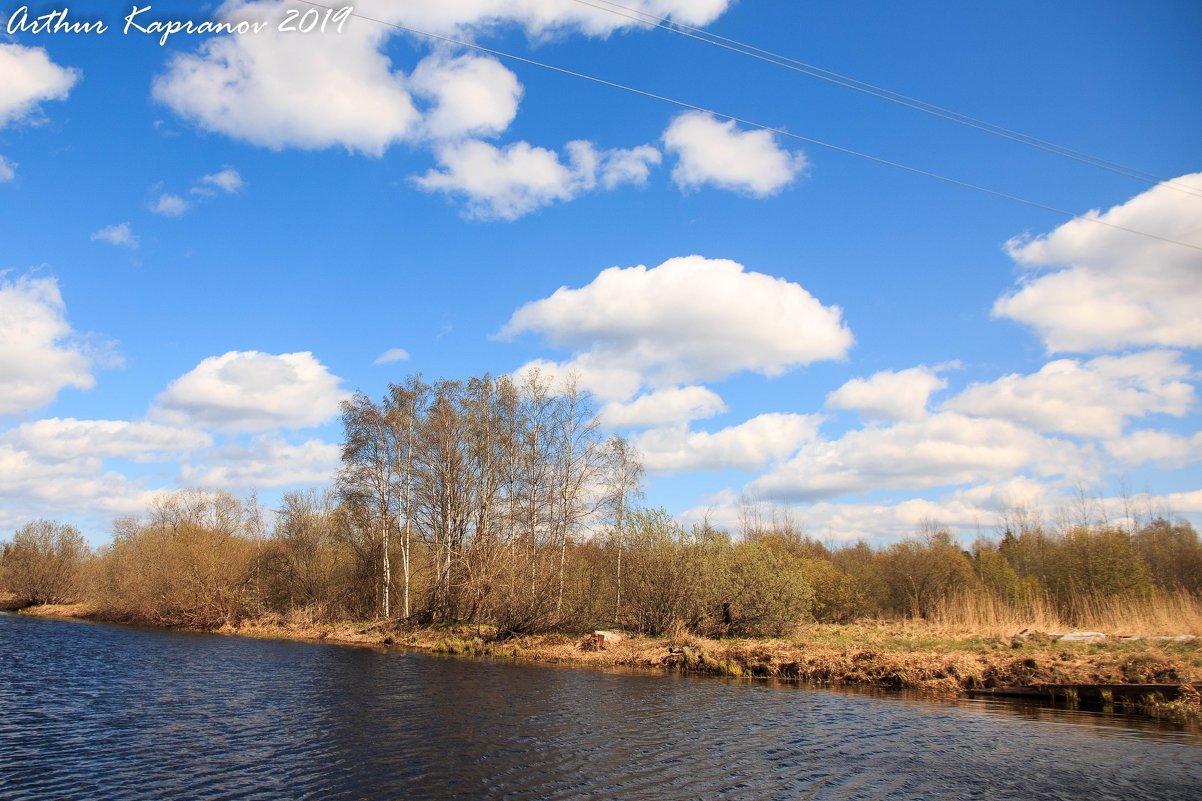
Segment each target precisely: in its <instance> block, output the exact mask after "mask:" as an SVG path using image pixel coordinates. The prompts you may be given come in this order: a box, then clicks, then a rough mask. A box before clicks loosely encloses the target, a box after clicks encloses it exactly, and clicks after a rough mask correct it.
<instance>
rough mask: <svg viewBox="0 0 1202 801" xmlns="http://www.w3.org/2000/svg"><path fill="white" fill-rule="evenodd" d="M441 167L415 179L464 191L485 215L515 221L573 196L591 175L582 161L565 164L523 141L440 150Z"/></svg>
mask: <svg viewBox="0 0 1202 801" xmlns="http://www.w3.org/2000/svg"><path fill="white" fill-rule="evenodd" d="M438 161H439V163H440V165H441V167H442V169H441V170H430V171H429V172H427V173H426V174H425V175H423V176H421V177H419V178H415V179H414V182H415V183H416V184H417V185H418V186H420V187H421V188H423V189H426V190H428V191H432V192H443V193H446V194H450V195H462V196H464V197H466V198H467V201H468V211H469V213H470V214H471V215H472V216H475V217H479V218H482V219H502V220H515V219H517V218H518V217H521V216H522V215H524V214H528V213H530V212H531V211H534V210H535V209H537V208H540V207H542V206H546V205H548V204H551V203H554V202H556V201H566V200H571V199H572V198H573V197H575V196H576V194H577V193H578V192H580V191H581V189H582V187H583V186H584V184H585V181H586V177H585V176H584V174H583V172H582V167H581V166H580V165H579V164H572V163H569V164H566V165H565V164H563V163H561V162H560V160H559V155H558V154H556V153H555V152H553V151H551V150H547V149H545V148H541V147H533V146H531V145H530V144H528V143H526V142H517V143H514V144H512V145H509V146H507V147H505V148H504V149H500V148H497V147H494V146H493V145H490V144H488V143H486V142H480V141H474V140H473V141H468V142H461V143H458V144H454V145H449V146H446V147H443V148H441V149H440V150H439V151H438Z"/></svg>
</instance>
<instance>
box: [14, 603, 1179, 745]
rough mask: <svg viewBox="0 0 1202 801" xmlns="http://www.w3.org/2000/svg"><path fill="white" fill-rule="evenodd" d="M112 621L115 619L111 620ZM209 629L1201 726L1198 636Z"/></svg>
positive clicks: (299, 625)
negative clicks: (1083, 696) (1108, 708)
mask: <svg viewBox="0 0 1202 801" xmlns="http://www.w3.org/2000/svg"><path fill="white" fill-rule="evenodd" d="M19 613H20V614H26V615H34V616H41V617H56V618H74V619H83V620H94V621H104V620H106V617H105V616H104V615H103V614H100V613H98V611H97V610H95V609H93V608H91V607H88V606H86V605H82V604H74V605H59V606H40V607H28V608H25V609H21V610H19ZM111 622H120V621H111ZM214 633H218V634H227V635H236V636H243V637H257V638H267V639H283V640H296V641H307V642H324V643H337V644H347V645H361V646H394V647H403V648H412V649H416V650H423V651H428V652H432V653H441V654H456V655H468V656H487V657H500V658H508V659H514V660H519V661H524V662H531V663H540V664H559V665H571V666H577V667H585V668H598V669H614V668H638V669H644V670H657V671H675V672H682V673H696V674H705V675H716V676H728V677H763V678H775V679H784V680H792V681H797V682H801V683H806V684H812V685H827V686H873V687H884V688H889V689H897V690H909V691H918V692H919V693H921V694H924V695H929V696H932V697H957V696H964V695H966V694H968V693H969V691H972V690H975V689H981V688H991V687H1015V686H1029V685H1033V684H1074V685H1104V684H1150V683H1156V684H1176V685H1185V686H1186V689H1185V690H1183V691H1182V693H1181V696H1180V697H1179V698H1178V699H1176V700H1165V699H1158V698H1145V699H1142V700H1141V701H1139V702H1137V703H1134V704H1131V703H1128V704H1122V703H1118V704H1116V707H1115V708H1116V709H1119V710H1120V711H1135V712H1139V713H1143V714H1148V715H1151V716H1153V717H1157V718H1161V719H1172V720H1179V721H1187V722H1192V723H1195V724H1196V723H1198V722H1200V721H1202V699H1200V698H1199V696H1198V693H1197V692H1196V691H1191V690H1190V689H1189V687H1188V685H1192V684H1196V683H1198V682H1202V641H1199V640H1197V639H1195V640H1193V641H1189V642H1169V641H1157V640H1146V639H1145V640H1129V639H1118V638H1107V639H1106V640H1103V641H1097V642H1063V641H1056V640H1052V639H1051V638H1046V637H1035V638H1031V639H1027V640H1020V639H1016V638H1007V637H998V636H988V635H979V634H973V633H970V632H964V631H959V632H957V631H949V630H944V629H940V628H938V627H935V626H931V625H929V624H922V623H913V622H864V623H856V624H847V625H833V624H832V625H828V624H821V625H819V624H814V625H809V626H804V627H801V628H799V629H798V631H797V632H796V633H795V634H794V636H793V637H791V638H788V639H770V640H746V639H726V640H712V639H707V638H702V637H696V636H693V635H690V634H688V633H687V632H681V633H679V634H677V635H676V636H672V637H659V638H650V637H636V636H630V637H623V638H622V639H620V640H618V641H617V642H609V643H606V644H605V645H604V646H603V647H602V648H597V647H595V646H594V645H593V643H592V639H591V638H590V637H589V636H588V635H586V634H580V635H566V634H540V635H526V636H520V637H512V638H508V639H503V640H501V639H497V638H496V636H495V632H493V630H492V629H491V628H490V627H487V626H474V625H455V626H441V627H411V626H404V625H397V624H395V623H392V622H387V621H341V622H336V623H324V622H322V623H318V622H311V621H302V620H286V619H283V618H280V617H266V618H260V619H255V620H246V621H243V622H241V623H240V624H238V625H236V626H235V625H226V626H223V627H221V628H218V629H216V630H214Z"/></svg>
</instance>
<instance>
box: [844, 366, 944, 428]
mask: <svg viewBox="0 0 1202 801" xmlns="http://www.w3.org/2000/svg"><path fill="white" fill-rule="evenodd" d="M946 386H947V381H946V380H945V379H943V378H940V377H939V376H938V375H937V374H936V373H935V371H934V370H932V369H930V368H928V367H911V368H910V369H908V370H899V371H893V370H882V371H880V372H878V373H874V374H873V375H872V376H871V377H870V378H853V379H852V380H851V381H848V382H847V383H846V384H844V385H843V386H841V387H839V388H838V389H837V390H835V391H834V392H832V393H830V394H829V395H827V396H826V407H827V408H828V409H854V410H855V411H856V412H858V413H859V414H860V416H861V417H863V418H865V419H868V420H918V419H921V418H923V417H925V416H926V414H927V401H928V400H929V399H930V397H931V393H932V392H934V391H935V390H938V389H943V388H945V387H946Z"/></svg>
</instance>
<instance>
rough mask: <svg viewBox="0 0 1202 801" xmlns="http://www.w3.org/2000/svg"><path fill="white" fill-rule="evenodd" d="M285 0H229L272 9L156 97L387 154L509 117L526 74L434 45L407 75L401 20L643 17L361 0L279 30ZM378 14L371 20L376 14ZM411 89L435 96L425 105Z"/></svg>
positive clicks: (298, 139)
mask: <svg viewBox="0 0 1202 801" xmlns="http://www.w3.org/2000/svg"><path fill="white" fill-rule="evenodd" d="M728 4H729V0H702V2H697V0H668V1H667V2H664V0H641V2H638V3H637V4H636V5H637V6H638V8H639V9H641V10H647V11H649V12H651V13H655V14H657V15H660V16H663V15H668V16H673V17H674V18H676V19H679V20H680V21H681V22H685V23H687V24H690V25H703V24H707V23H708V22H710V21H712V20H713V19H716V18H717V16H718V15H720V14H721V13H722V12H723V11H724V10H725V9H726V7H727V5H728ZM286 5H287V4H286V3H284V2H278V1H277V0H229V1H228V2H226V3H224V4H223V5H222V6H221V8H220V9H219V11H218V12H217V14H216V15H215V16H216V18H218V19H222V20H229V21H242V20H245V21H267V22H270V25H269V26H268V27H267V29H266V30H264V31H263V32H262V33H259V34H257V35H254V36H217V37H212V38H209V39H207V40H206V41H205V42H204V43H203V44H202V45H201V46H200V47H199V48H198V49H197V50H196V51H195V52H193V53H182V54H178V55H176V56H174V57H173V58H172V59H171V60H170V61H169V62H168V65H167V68H166V70H165V71H164V73H163V74H161V75H159V76H158V77H157V78H156V79H155V82H154V87H153V94H154V97H155V98H156V99H157V100H159V101H160V102H162V103H165V104H166V105H168V106H170V107H171V108H172V109H174V110H175V111H176V112H177V113H178V114H180V115H181V116H183V117H185V118H187V119H190V120H192V121H193V122H194V123H196V124H197V125H199V126H201V127H203V128H205V129H207V130H210V131H217V132H220V133H223V134H226V135H228V136H232V137H234V138H237V139H241V140H244V141H248V142H251V143H253V144H257V145H261V146H265V147H270V148H275V149H280V148H289V147H295V148H303V149H321V148H327V147H343V148H346V149H347V150H351V151H355V152H360V153H364V154H368V155H373V156H379V155H382V154H383V153H384V151H385V150H387V148H388V147H389V146H391V145H393V144H396V143H399V142H404V141H412V140H415V139H421V138H424V137H436V138H437V137H446V136H452V137H454V136H462V135H466V134H469V133H471V134H473V135H486V134H494V133H497V132H499V131H500V130H504V128H505V127H507V126H508V124H509V122H510V121H511V120H512V118H513V112H514V110H515V109H516V104H517V102H518V99H519V98H520V95H521V90H520V86H518V85H517V81H516V79H515V78H514V77H513V75H512V73H510V72H509V71H508V70H507V69H505V68H504V67H502V66H501V65H500V64H499V63H498V62H496V61H495V60H493V59H489V58H483V57H477V56H471V57H463V58H449V57H447V56H445V55H443V54H436V55H435V56H434V57H432V58H431V59H428V60H427V62H426V63H424V64H423V65H421V66H419V67H417V68H416V69H415V70H414V74H413V75H411V76H406V75H405V73H404V70H403V69H399V68H397V67H395V66H394V65H393V63H392V61H391V59H390V58H389V56H388V55H387V54H386V53H385V49H386V46H387V44H388V42H389V41H390V40H391V39H392V38H393V37H395V36H397V35H399V34H400V33H401V31H400V30H399V29H398V28H395V27H393V25H403V26H406V27H410V28H415V29H418V30H423V31H428V32H430V33H436V34H443V35H451V36H455V37H466V38H472V37H475V36H477V35H481V34H485V33H488V32H490V31H493V30H495V29H498V28H502V27H507V26H514V25H516V26H520V27H521V28H523V29H524V30H525V31H526V32H527V33H528V34H530V35H531V36H534V37H538V38H541V37H545V36H550V35H559V34H569V33H583V34H585V35H590V36H606V35H608V34H610V33H612V32H614V31H616V30H621V29H626V28H633V27H636V26H637V25H638V23H637V22H636V21H634V20H632V19H630V18H629V15H620V14H614V13H608V12H606V11H604V10H601V9H595V8H590V7H588V6H585V5H581V4H579V3H573V2H559V1H556V2H546V0H516V2H515V0H473V2H470V3H397V2H393V0H365V2H362V3H357V4H356V5H355V11H356V13H357V14H362V15H363V16H365V17H369V18H371V19H357V18H355V17H351V18H349V19H347V20H346V21H345V23H344V24H343V26H342V29H341V32H340V33H338V34H337V35H329V34H326V35H321V34H314V35H304V34H297V33H280V32H279V31H278V30H277V28H278V23H279V22H280V21H281V20H282V18H283V17H282V12H283V10H284V8H285V7H286ZM373 20H374V21H373ZM414 95H418V96H420V97H423V98H428V99H431V100H433V104H432V107H431V109H430V111H429V113H428V115H427V116H426V117H425V118H424V119H423V115H422V113H421V112H420V111H419V110H418V109H417V107H416V105H415V103H414Z"/></svg>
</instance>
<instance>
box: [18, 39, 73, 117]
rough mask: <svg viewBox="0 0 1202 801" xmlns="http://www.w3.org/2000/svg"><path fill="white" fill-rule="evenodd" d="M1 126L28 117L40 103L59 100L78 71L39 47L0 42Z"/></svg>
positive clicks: (69, 86)
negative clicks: (56, 59)
mask: <svg viewBox="0 0 1202 801" xmlns="http://www.w3.org/2000/svg"><path fill="white" fill-rule="evenodd" d="M0 75H3V76H4V80H3V81H0V128H3V127H4V126H5V125H8V124H9V123H11V122H19V121H22V120H28V119H30V117H31V116H32V115H34V114H35V113H36V112H37V110H38V107H39V106H40V104H41V103H44V102H45V101H47V100H62V99H64V98H66V97H67V94H68V93H69V92H70V91H71V87H72V86H74V85H75V82H76V81H78V80H79V72H78V71H77V70H73V69H68V68H65V67H60V66H59V65H58V64H55V63H54V62H53V61H51V60H50V56H49V55H48V54H47V53H46V51H45V50H44V49H42V48H40V47H23V46H21V45H18V44H3V43H0Z"/></svg>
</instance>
